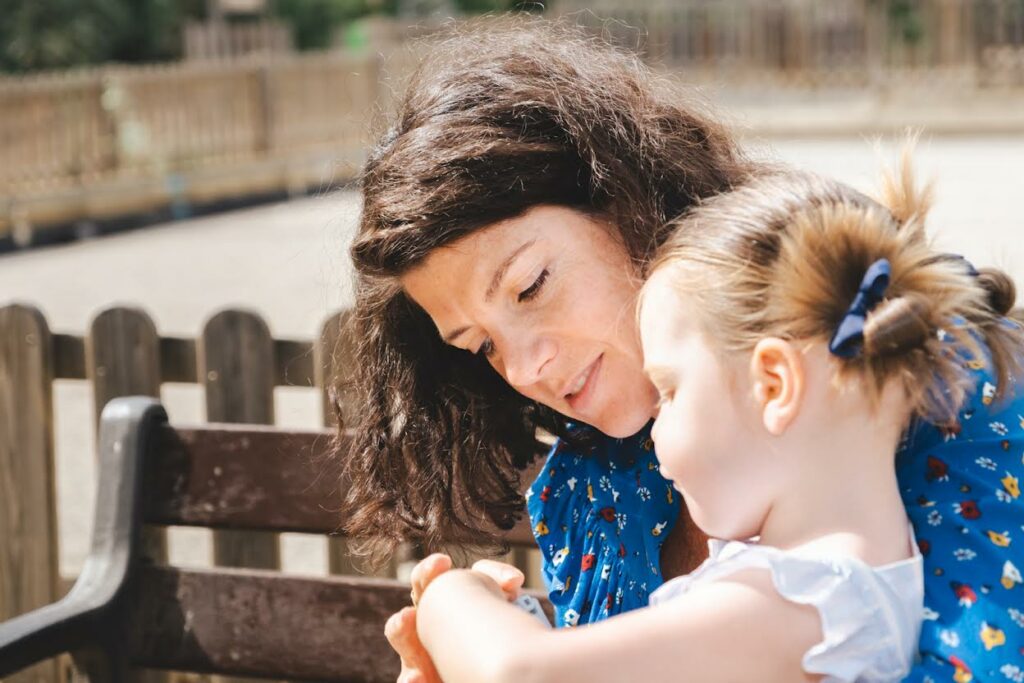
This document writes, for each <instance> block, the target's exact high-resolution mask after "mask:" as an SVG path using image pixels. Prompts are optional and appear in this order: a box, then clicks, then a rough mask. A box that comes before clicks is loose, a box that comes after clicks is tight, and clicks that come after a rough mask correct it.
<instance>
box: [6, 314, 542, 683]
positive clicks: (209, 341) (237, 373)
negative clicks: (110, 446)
mask: <svg viewBox="0 0 1024 683" xmlns="http://www.w3.org/2000/svg"><path fill="white" fill-rule="evenodd" d="M346 315H347V313H346V312H340V313H338V314H336V315H333V316H330V317H329V318H328V319H327V320H326V321H325V322H324V324H323V326H322V328H321V334H320V336H319V337H318V338H317V339H316V340H313V341H305V340H294V339H274V338H273V337H272V336H271V334H270V331H269V329H268V327H267V324H266V323H265V322H264V320H263V318H262V317H261V316H260V315H258V314H257V313H254V312H251V311H246V310H237V309H229V310H224V311H221V312H219V313H217V314H215V315H213V316H212V317H211V318H210V319H209V320H207V322H206V323H205V325H204V326H203V329H202V331H201V333H200V334H199V336H197V337H196V338H194V339H193V338H182V337H166V336H161V335H160V334H159V333H158V331H157V329H156V326H155V325H154V323H153V321H152V319H151V318H150V316H149V315H147V314H146V312H145V311H143V310H140V309H137V308H124V307H113V308H108V309H106V310H104V311H102V312H100V313H99V314H98V315H97V316H96V317H95V318H94V319H93V321H92V323H91V325H90V327H89V330H88V331H87V332H86V333H85V334H84V335H75V334H66V333H59V332H54V331H52V330H51V329H50V328H49V326H48V324H47V321H46V319H45V317H44V316H43V314H42V313H41V312H40V311H39V310H38V309H36V308H34V307H32V306H28V305H22V304H11V305H7V306H4V307H0V512H2V514H0V621H2V620H4V619H8V618H10V617H12V616H15V615H18V614H21V613H24V612H27V611H29V610H31V609H35V608H37V607H40V606H42V605H45V604H48V603H51V602H54V601H55V600H57V599H59V598H60V597H61V596H62V595H63V594H64V592H65V591H66V589H67V587H68V586H69V585H70V583H71V582H72V579H73V577H61V576H60V573H59V550H58V535H57V512H56V493H55V491H56V488H55V464H54V442H55V439H54V409H53V385H54V382H55V380H81V381H85V382H88V383H89V384H90V385H91V388H92V393H93V396H94V406H95V414H94V415H93V416H92V417H93V419H94V420H95V422H96V424H98V422H99V415H100V413H101V411H102V409H103V406H104V405H105V404H106V403H107V401H109V400H110V399H112V398H115V397H118V396H127V395H140V394H141V395H147V396H154V397H159V396H160V392H161V386H162V385H163V384H165V383H167V382H184V383H193V384H198V385H200V386H202V387H203V389H204V393H205V403H206V418H207V420H208V421H210V422H235V423H246V424H267V425H272V424H274V417H275V416H274V388H275V387H279V386H296V385H297V386H308V387H314V388H315V389H316V390H318V391H320V393H321V395H322V402H321V406H322V416H323V421H322V423H323V425H324V426H325V427H332V426H334V425H335V421H334V412H333V409H332V408H331V406H330V403H329V401H328V394H327V391H328V388H329V387H330V386H331V383H332V380H331V378H332V377H337V378H339V379H341V380H342V381H344V380H345V379H346V378H347V377H348V376H349V375H348V372H349V371H350V369H351V367H352V363H351V361H350V359H351V357H352V356H351V353H352V346H351V344H350V341H351V340H349V339H347V338H346V337H345V336H343V334H342V330H343V326H344V321H345V318H346ZM342 405H343V412H344V414H346V415H348V414H351V413H350V411H352V410H354V409H355V408H354V406H352V400H351V397H350V396H346V395H343V396H342ZM144 542H145V546H146V548H147V551H146V552H147V554H148V555H149V556H150V557H152V558H153V559H154V561H156V562H158V563H165V562H166V561H167V539H166V532H165V531H164V530H162V529H157V528H149V529H147V536H146V538H145V541H144ZM327 543H328V558H329V559H328V562H329V572H330V573H334V574H351V573H359V572H360V571H361V567H360V566H359V563H358V562H355V561H353V558H352V556H351V555H350V554H349V553H348V552H347V549H346V543H345V540H344V539H343V538H341V537H330V538H329V539H328V540H327ZM213 549H214V558H213V562H214V564H216V565H218V566H234V567H251V568H262V569H279V568H280V567H281V551H280V547H279V539H278V538H277V536H276V535H274V534H269V533H260V532H241V531H231V530H227V531H216V532H214V535H213ZM531 552H533V551H525V550H517V551H515V552H514V557H513V559H514V560H515V561H516V563H517V564H518V565H520V566H521V567H522V568H523V569H524V570H526V571H527V572H528V575H529V573H530V572H531V571H532V570H531V569H530V566H531V564H532V563H535V562H536V557H535V556H532V555H531ZM408 557H411V556H409V555H407V558H408ZM395 569H396V563H395V562H392V563H391V565H390V566H389V567H387V568H386V569H385V570H383V571H381V572H378V575H382V576H395ZM56 676H57V673H56V669H55V668H54V665H53V664H47V665H41V666H40V667H36V668H34V669H32V670H30V671H29V672H28V673H24V674H19V676H18V677H16V679H17V680H18V681H25V682H27V681H30V680H31V681H36V680H47V681H51V680H57V678H56ZM12 680H14V679H12Z"/></svg>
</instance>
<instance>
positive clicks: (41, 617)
mask: <svg viewBox="0 0 1024 683" xmlns="http://www.w3.org/2000/svg"><path fill="white" fill-rule="evenodd" d="M166 423H167V413H166V412H165V411H164V409H163V407H162V406H161V405H160V403H159V402H158V401H157V400H156V399H152V398H148V397H139V396H133V397H128V398H119V399H115V400H113V401H111V402H110V403H108V404H107V405H106V407H105V408H104V410H103V415H102V417H101V420H100V447H99V452H100V473H99V474H100V478H99V489H98V491H97V496H96V501H97V502H96V518H95V523H94V525H93V536H92V546H91V549H90V552H89V557H88V558H87V559H86V562H85V566H84V567H83V568H82V573H81V575H80V576H79V578H78V580H77V581H76V582H75V585H74V587H73V588H72V589H71V592H69V593H68V594H67V596H65V597H64V599H62V600H61V601H59V602H56V603H54V604H52V605H47V606H46V607H42V608H40V609H37V610H34V611H32V612H29V613H27V614H23V615H21V616H18V617H15V618H14V619H11V620H9V621H6V622H4V623H0V678H3V677H4V676H7V675H9V674H11V673H13V672H15V671H18V670H20V669H22V668H24V667H26V666H29V665H31V664H34V663H36V662H39V661H41V660H43V659H46V658H48V657H53V656H55V655H57V654H60V653H61V652H67V651H75V650H86V651H87V650H99V651H104V652H108V653H111V654H113V653H116V650H115V649H112V648H116V646H117V645H118V644H119V643H120V644H121V645H123V640H122V639H121V637H122V636H123V630H124V628H125V619H124V614H123V610H124V605H123V603H124V602H125V601H124V599H123V597H124V595H125V594H126V592H127V590H128V586H129V583H130V582H131V580H132V578H133V573H134V569H135V566H136V564H137V558H138V553H139V538H140V532H141V528H142V522H141V502H140V498H141V492H142V465H143V457H144V455H145V453H146V450H147V448H148V447H149V445H150V444H151V442H152V439H153V438H154V436H155V434H156V430H157V429H159V428H160V427H162V426H163V425H165V424H166Z"/></svg>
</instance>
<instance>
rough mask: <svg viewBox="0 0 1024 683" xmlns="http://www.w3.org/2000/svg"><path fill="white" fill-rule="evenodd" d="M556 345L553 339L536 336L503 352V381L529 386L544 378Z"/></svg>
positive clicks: (514, 385) (513, 384) (518, 385)
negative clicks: (536, 337)
mask: <svg viewBox="0 0 1024 683" xmlns="http://www.w3.org/2000/svg"><path fill="white" fill-rule="evenodd" d="M556 352H557V347H556V345H555V343H554V341H553V340H551V339H546V338H543V337H542V338H538V339H535V340H531V341H530V342H527V343H525V344H522V345H521V346H518V347H513V348H511V349H509V351H508V352H507V353H506V354H505V381H506V382H508V383H509V384H510V385H512V386H513V387H516V388H518V387H529V386H533V385H534V384H537V383H538V382H540V381H541V380H543V379H544V378H545V375H546V374H547V372H548V370H549V369H550V368H551V365H550V363H551V361H552V360H553V359H554V357H555V354H556Z"/></svg>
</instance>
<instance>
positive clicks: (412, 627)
mask: <svg viewBox="0 0 1024 683" xmlns="http://www.w3.org/2000/svg"><path fill="white" fill-rule="evenodd" d="M451 568H452V559H451V558H450V557H448V556H447V555H442V554H440V553H435V554H433V555H431V556H429V557H427V558H426V559H423V560H420V561H419V562H418V563H417V564H416V566H415V567H414V568H413V570H412V576H411V577H410V582H411V583H412V594H411V597H412V604H413V606H412V607H405V608H403V609H402V610H401V611H399V612H395V613H394V614H392V615H391V618H390V619H388V622H387V623H386V624H385V625H384V635H385V636H386V637H387V639H388V642H389V643H390V644H391V647H392V648H394V650H395V652H397V653H398V656H399V658H400V659H401V660H402V671H401V673H399V675H398V682H397V683H441V677H440V676H439V675H438V673H437V669H436V668H435V667H434V662H433V660H432V659H431V658H430V655H429V654H427V650H426V648H424V647H423V643H422V642H421V641H420V637H419V634H418V633H416V607H415V606H416V605H417V604H419V601H420V596H421V595H423V591H424V590H426V588H427V586H428V585H430V582H431V581H433V580H434V579H436V578H437V577H438V576H440V575H441V574H444V573H445V572H446V571H448V570H449V569H451Z"/></svg>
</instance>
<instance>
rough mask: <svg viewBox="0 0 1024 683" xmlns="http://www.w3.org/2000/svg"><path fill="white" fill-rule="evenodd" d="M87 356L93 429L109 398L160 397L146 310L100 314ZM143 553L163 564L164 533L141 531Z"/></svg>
mask: <svg viewBox="0 0 1024 683" xmlns="http://www.w3.org/2000/svg"><path fill="white" fill-rule="evenodd" d="M85 357H86V377H87V378H88V379H89V380H90V381H91V382H92V391H93V408H94V410H95V414H94V417H95V422H96V425H97V428H98V427H99V423H100V414H101V413H102V412H103V406H105V405H106V404H107V402H108V401H110V400H111V399H113V398H118V397H120V396H137V395H139V396H152V397H154V398H160V378H161V369H160V336H159V335H158V334H157V331H156V326H155V325H154V324H153V321H152V319H150V317H149V316H148V315H147V314H146V313H145V311H142V310H139V309H137V308H108V309H106V310H104V311H102V312H101V313H100V314H99V315H97V316H96V317H95V318H93V321H92V324H90V325H89V335H88V336H87V337H86V340H85ZM98 436H99V431H98V429H97V437H98ZM142 552H143V555H145V556H146V557H149V558H151V559H152V560H153V561H154V562H155V563H157V564H167V533H166V532H165V531H164V530H163V529H160V528H157V527H145V528H144V529H143V531H142Z"/></svg>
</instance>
